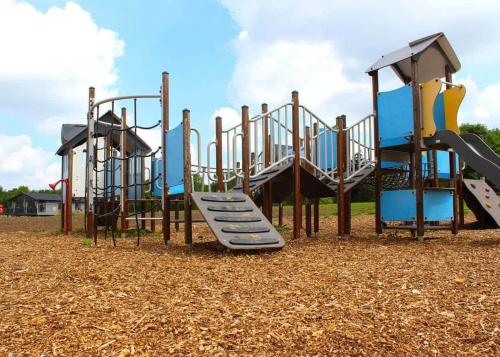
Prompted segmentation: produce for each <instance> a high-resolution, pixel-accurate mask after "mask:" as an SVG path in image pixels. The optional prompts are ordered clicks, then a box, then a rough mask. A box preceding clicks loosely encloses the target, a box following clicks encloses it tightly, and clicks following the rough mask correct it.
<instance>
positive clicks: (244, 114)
mask: <svg viewBox="0 0 500 357" xmlns="http://www.w3.org/2000/svg"><path fill="white" fill-rule="evenodd" d="M249 121H250V118H249V116H248V107H247V106H246V105H244V106H243V107H241V131H242V133H243V143H242V159H241V164H242V170H243V193H245V194H247V195H250V133H249V128H248V124H249Z"/></svg>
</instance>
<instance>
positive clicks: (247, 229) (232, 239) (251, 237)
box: [191, 192, 285, 250]
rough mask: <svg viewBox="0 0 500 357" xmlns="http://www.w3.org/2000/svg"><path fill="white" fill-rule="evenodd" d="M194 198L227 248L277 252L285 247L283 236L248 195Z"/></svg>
mask: <svg viewBox="0 0 500 357" xmlns="http://www.w3.org/2000/svg"><path fill="white" fill-rule="evenodd" d="M191 198H192V199H193V202H194V203H195V204H196V206H197V207H198V209H199V210H200V212H201V214H202V216H203V218H205V220H206V222H207V224H208V225H209V227H210V229H211V230H212V232H213V233H214V235H215V236H216V237H217V239H218V240H219V242H220V243H221V244H222V245H224V246H225V247H227V248H229V249H239V250H242V249H244V250H250V249H253V250H255V249H276V248H282V247H283V246H284V245H285V240H284V239H283V237H281V235H280V234H279V233H278V232H277V231H276V229H274V227H273V225H272V224H271V223H270V222H269V221H268V220H267V219H266V218H265V217H264V215H263V214H262V212H261V211H260V210H259V208H258V207H257V206H256V205H255V203H254V202H253V201H252V199H251V198H250V197H248V196H247V195H245V194H243V193H236V192H229V193H225V192H224V193H207V192H193V193H192V194H191Z"/></svg>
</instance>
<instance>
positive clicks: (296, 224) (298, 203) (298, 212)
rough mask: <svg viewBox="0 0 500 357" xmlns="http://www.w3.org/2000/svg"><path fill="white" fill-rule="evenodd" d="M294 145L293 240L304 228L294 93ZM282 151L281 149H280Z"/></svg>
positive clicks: (294, 94) (297, 106)
mask: <svg viewBox="0 0 500 357" xmlns="http://www.w3.org/2000/svg"><path fill="white" fill-rule="evenodd" d="M292 104H293V107H292V124H293V125H292V143H293V144H292V145H293V153H294V158H293V198H294V202H293V238H294V239H299V238H300V229H301V228H302V194H301V184H300V136H299V135H300V127H299V92H297V91H293V92H292ZM280 150H281V149H280Z"/></svg>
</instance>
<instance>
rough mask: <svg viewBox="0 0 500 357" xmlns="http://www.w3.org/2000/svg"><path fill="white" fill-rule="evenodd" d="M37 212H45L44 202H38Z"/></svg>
mask: <svg viewBox="0 0 500 357" xmlns="http://www.w3.org/2000/svg"><path fill="white" fill-rule="evenodd" d="M38 212H45V202H42V203H39V204H38Z"/></svg>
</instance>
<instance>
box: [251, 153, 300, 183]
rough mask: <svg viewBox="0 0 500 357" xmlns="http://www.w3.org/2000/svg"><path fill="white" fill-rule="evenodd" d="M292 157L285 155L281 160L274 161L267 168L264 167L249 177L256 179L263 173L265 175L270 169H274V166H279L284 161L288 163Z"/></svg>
mask: <svg viewBox="0 0 500 357" xmlns="http://www.w3.org/2000/svg"><path fill="white" fill-rule="evenodd" d="M293 157H294V156H293V155H287V156H285V157H283V158H281V160H279V161H276V162H273V163H272V164H271V165H269V166H268V167H266V168H265V169H263V170H261V171H259V172H257V173H255V175H250V178H255V177H258V176H259V175H262V174H264V173H266V171H269V170H270V169H272V168H275V167H276V166H279V165H281V163H283V162H285V161H288V160H289V159H291V158H293Z"/></svg>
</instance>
